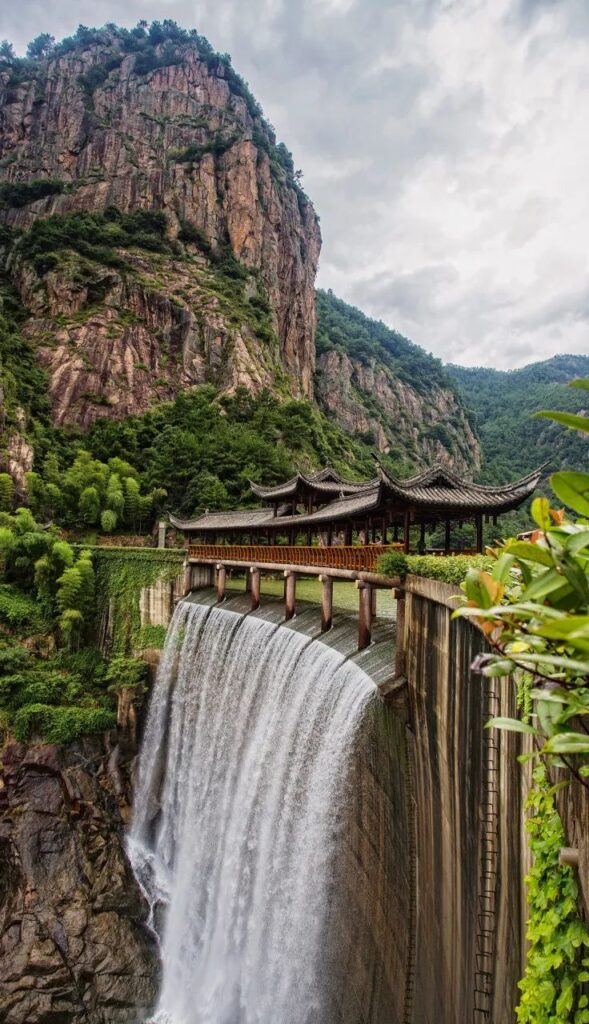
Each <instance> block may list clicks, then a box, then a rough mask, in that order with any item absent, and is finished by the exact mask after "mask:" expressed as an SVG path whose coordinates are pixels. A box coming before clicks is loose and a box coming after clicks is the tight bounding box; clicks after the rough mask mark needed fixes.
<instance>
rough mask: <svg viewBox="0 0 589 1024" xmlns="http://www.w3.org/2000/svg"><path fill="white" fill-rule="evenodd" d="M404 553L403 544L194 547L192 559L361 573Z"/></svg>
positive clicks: (192, 547)
mask: <svg viewBox="0 0 589 1024" xmlns="http://www.w3.org/2000/svg"><path fill="white" fill-rule="evenodd" d="M399 550H401V551H402V550H403V546H402V544H369V545H367V546H366V547H364V546H358V547H339V546H337V547H336V546H334V547H298V546H293V547H291V546H289V545H286V544H276V545H270V544H263V545H262V544H260V545H253V544H191V545H190V546H189V548H188V557H189V559H190V560H191V561H195V562H200V561H203V562H223V563H224V564H226V565H230V564H231V562H249V563H250V564H251V565H255V564H256V563H258V562H259V563H266V564H268V563H275V564H276V565H303V566H304V565H308V566H316V567H319V568H325V569H358V570H360V571H365V572H375V571H376V567H377V562H378V559H379V558H380V556H381V555H384V554H386V553H387V552H389V551H399Z"/></svg>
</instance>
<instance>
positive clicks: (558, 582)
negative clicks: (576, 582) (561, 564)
mask: <svg viewBox="0 0 589 1024" xmlns="http://www.w3.org/2000/svg"><path fill="white" fill-rule="evenodd" d="M563 583H564V580H563V577H562V573H559V572H557V571H556V569H548V570H547V571H546V572H543V573H542V574H541V575H540V576H537V577H536V579H535V580H534V581H533V582H532V583H530V585H529V587H528V588H527V590H525V591H524V593H523V594H522V597H523V599H524V601H530V600H531V599H532V598H539V597H547V596H548V594H551V593H552V592H553V591H555V590H560V588H561V587H562V585H563Z"/></svg>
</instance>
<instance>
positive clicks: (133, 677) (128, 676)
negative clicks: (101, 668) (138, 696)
mask: <svg viewBox="0 0 589 1024" xmlns="http://www.w3.org/2000/svg"><path fill="white" fill-rule="evenodd" d="M105 678H106V681H107V682H108V683H110V685H111V688H112V689H113V690H115V691H116V690H136V689H138V688H142V687H143V686H145V682H146V680H147V664H146V663H145V662H144V661H141V659H140V658H132V657H127V656H125V655H121V654H119V655H116V656H115V657H114V658H111V660H110V662H109V665H108V670H107V672H106V677H105Z"/></svg>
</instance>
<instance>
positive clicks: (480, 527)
mask: <svg viewBox="0 0 589 1024" xmlns="http://www.w3.org/2000/svg"><path fill="white" fill-rule="evenodd" d="M475 522H476V530H477V554H479V555H480V554H481V552H482V550H483V517H482V515H478V516H477V517H476V520H475Z"/></svg>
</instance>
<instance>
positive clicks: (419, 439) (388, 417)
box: [317, 349, 480, 474]
mask: <svg viewBox="0 0 589 1024" xmlns="http://www.w3.org/2000/svg"><path fill="white" fill-rule="evenodd" d="M317 369H318V373H317V398H318V400H319V402H320V403H321V404H322V405H323V407H324V408H325V409H327V410H328V411H329V412H330V413H332V414H333V415H334V416H335V417H336V418H337V420H338V421H339V423H341V424H342V425H343V426H344V427H346V428H347V429H348V430H349V431H350V432H351V433H355V434H364V435H367V436H368V437H369V438H370V439H371V440H372V442H373V443H374V444H375V446H376V448H377V449H378V451H380V452H383V453H388V454H390V455H391V456H392V457H394V458H396V459H399V460H403V459H409V460H410V461H411V462H413V464H414V465H427V464H428V463H432V462H435V461H439V462H443V463H446V465H449V466H451V467H452V468H454V469H456V470H457V471H458V472H459V473H466V474H474V473H476V472H477V471H478V470H479V468H480V450H479V445H478V441H477V439H476V437H475V436H474V434H473V431H472V428H471V426H470V423H469V421H468V419H467V417H466V414H465V411H464V408H463V406H462V404H461V402H460V400H459V399H458V397H457V395H456V393H455V392H454V391H453V389H452V388H451V387H447V388H445V387H443V386H441V385H440V384H438V383H432V385H431V386H430V387H429V388H428V389H427V391H426V392H423V391H422V392H417V391H416V390H415V388H413V387H411V386H410V385H409V384H406V383H404V382H403V381H402V380H400V379H399V377H398V376H395V374H394V372H392V370H391V368H390V367H389V366H387V365H386V363H385V362H383V361H380V360H379V359H378V358H377V357H372V358H370V359H368V360H367V359H359V358H358V359H355V358H353V357H351V356H349V355H348V354H347V353H345V352H340V351H336V350H335V349H333V350H331V351H329V352H324V353H323V354H322V355H321V356H320V357H319V359H318V361H317Z"/></svg>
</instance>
